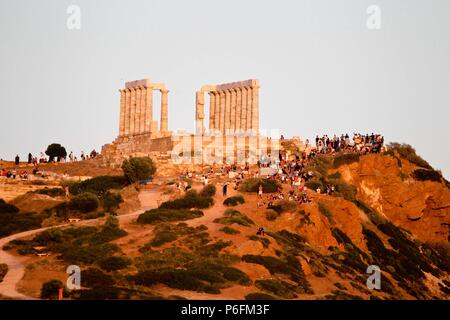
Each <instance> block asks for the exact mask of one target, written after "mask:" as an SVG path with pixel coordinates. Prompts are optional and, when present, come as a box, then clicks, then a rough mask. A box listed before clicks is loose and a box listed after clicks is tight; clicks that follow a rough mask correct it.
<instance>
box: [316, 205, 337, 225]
mask: <svg viewBox="0 0 450 320" xmlns="http://www.w3.org/2000/svg"><path fill="white" fill-rule="evenodd" d="M319 212H320V213H321V214H323V215H324V216H325V217H326V218H327V219H328V222H329V223H330V224H334V219H333V214H332V213H331V211H330V209H328V207H327V206H326V205H325V204H324V203H322V202H319Z"/></svg>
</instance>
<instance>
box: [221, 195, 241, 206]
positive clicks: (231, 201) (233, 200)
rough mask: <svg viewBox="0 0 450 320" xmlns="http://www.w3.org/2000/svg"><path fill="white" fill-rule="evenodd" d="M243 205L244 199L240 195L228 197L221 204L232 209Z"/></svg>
mask: <svg viewBox="0 0 450 320" xmlns="http://www.w3.org/2000/svg"><path fill="white" fill-rule="evenodd" d="M243 203H245V199H244V197H243V196H241V195H239V196H234V197H229V198H226V199H225V200H224V201H223V204H224V205H226V206H228V207H234V206H237V205H238V204H243Z"/></svg>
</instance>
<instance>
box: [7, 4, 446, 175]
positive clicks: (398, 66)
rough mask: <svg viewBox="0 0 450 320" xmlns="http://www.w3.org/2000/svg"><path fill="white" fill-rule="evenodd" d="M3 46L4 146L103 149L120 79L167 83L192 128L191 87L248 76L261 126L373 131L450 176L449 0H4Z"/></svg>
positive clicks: (290, 132) (172, 112)
mask: <svg viewBox="0 0 450 320" xmlns="http://www.w3.org/2000/svg"><path fill="white" fill-rule="evenodd" d="M69 5H78V6H79V7H80V9H81V29H80V30H69V29H68V28H67V26H66V22H67V18H68V17H69V14H67V12H66V10H67V7H68V6H69ZM370 5H378V6H379V7H380V9H381V29H380V30H369V29H368V28H367V25H366V21H367V18H368V14H367V12H366V10H367V8H368V6H370ZM0 46H1V50H0V93H1V100H0V110H1V113H0V123H1V124H0V158H3V159H13V157H14V156H15V155H16V154H17V153H18V154H19V155H20V156H21V157H22V158H23V159H25V158H26V155H27V154H28V152H32V153H33V154H36V153H38V152H39V151H45V148H46V146H47V145H48V144H50V143H52V142H57V143H61V144H62V145H64V146H65V147H66V149H67V151H68V152H70V151H74V152H75V153H76V154H79V152H80V151H81V150H84V151H85V152H89V151H90V150H92V149H93V148H95V149H96V150H100V148H101V145H103V144H105V143H109V142H111V141H112V140H114V139H115V137H116V136H117V134H118V122H119V92H118V89H119V88H121V87H122V86H123V85H124V82H125V81H129V80H136V79H143V78H149V79H151V80H152V81H154V82H163V83H165V84H166V86H167V88H168V89H169V90H170V94H169V129H171V130H177V129H181V128H184V129H186V130H189V131H191V132H193V131H194V127H195V122H194V112H195V91H196V90H198V89H199V88H200V87H201V86H202V85H204V84H208V83H211V84H216V83H225V82H232V81H239V80H246V79H250V78H254V79H259V80H260V83H261V90H260V126H261V128H264V129H267V130H271V129H279V130H280V131H281V133H284V134H285V136H288V137H290V136H300V137H302V138H303V139H306V138H310V139H312V138H314V137H315V135H316V134H324V133H327V134H329V135H332V134H334V133H339V134H340V133H346V132H348V133H349V134H352V133H353V132H362V133H366V132H367V133H369V134H370V133H372V132H374V133H382V134H384V136H385V138H386V140H387V141H395V142H406V143H410V144H411V145H413V146H414V147H415V148H416V150H417V151H418V153H419V154H420V155H422V156H423V157H424V158H425V159H426V160H428V161H429V162H430V163H431V164H432V165H433V167H435V168H436V169H441V170H443V173H444V175H445V176H446V177H447V179H448V178H449V177H450V151H449V143H448V142H447V138H448V136H449V133H450V129H449V125H448V122H449V119H450V1H448V0H422V1H419V0H386V1H376V0H371V1H366V0H340V1H338V0H327V1H326V0H308V1H306V0H277V1H274V0H272V1H262V0H239V1H238V0H228V1H214V0H209V1H206V0H189V1H186V0H184V1H183V0H179V1H175V0H147V1H144V0H142V1H139V0H127V1H118V0H115V1H113V0H71V1H65V0H39V1H32V0H28V1H24V0H0ZM154 97H155V98H154V109H155V116H157V117H159V110H158V109H159V107H157V106H159V97H158V95H157V94H156V93H155V96H154Z"/></svg>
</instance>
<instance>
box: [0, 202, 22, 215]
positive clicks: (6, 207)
mask: <svg viewBox="0 0 450 320" xmlns="http://www.w3.org/2000/svg"><path fill="white" fill-rule="evenodd" d="M17 212H19V208H17V207H16V206H13V205H12V204H9V203H6V201H5V200H3V199H0V214H1V213H17Z"/></svg>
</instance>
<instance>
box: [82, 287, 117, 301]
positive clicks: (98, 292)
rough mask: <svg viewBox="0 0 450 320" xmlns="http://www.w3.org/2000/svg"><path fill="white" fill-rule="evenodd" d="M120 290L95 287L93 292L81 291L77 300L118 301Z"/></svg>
mask: <svg viewBox="0 0 450 320" xmlns="http://www.w3.org/2000/svg"><path fill="white" fill-rule="evenodd" d="M120 292H121V289H120V288H116V287H112V286H105V287H95V288H93V289H91V290H80V291H79V292H77V296H78V297H76V299H79V300H95V301H98V300H118V299H120V296H119V295H120Z"/></svg>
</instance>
